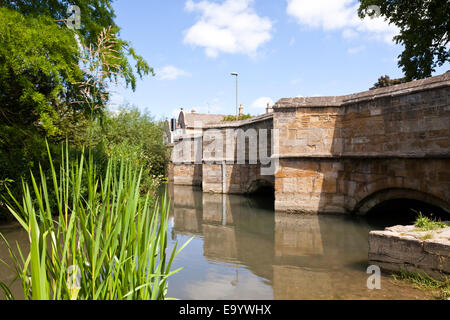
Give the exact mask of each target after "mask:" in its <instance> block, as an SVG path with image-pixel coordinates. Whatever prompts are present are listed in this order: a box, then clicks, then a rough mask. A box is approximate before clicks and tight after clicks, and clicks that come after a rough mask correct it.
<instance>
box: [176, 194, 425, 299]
mask: <svg viewBox="0 0 450 320" xmlns="http://www.w3.org/2000/svg"><path fill="white" fill-rule="evenodd" d="M170 188H171V195H172V198H173V201H174V204H173V209H172V212H171V215H172V217H173V227H172V231H171V232H172V239H173V240H175V239H178V238H179V239H180V240H182V241H184V240H185V239H187V237H190V236H195V237H196V241H197V244H194V245H193V246H194V247H196V249H195V248H194V249H192V248H191V249H188V250H187V251H186V252H184V253H183V255H182V257H180V258H178V259H177V261H178V263H179V265H180V266H184V267H185V269H184V270H183V271H182V273H180V274H179V275H177V276H176V277H175V278H174V279H172V282H171V287H169V293H170V294H172V296H175V297H177V298H182V299H241V298H242V299H414V298H424V297H425V296H424V294H423V293H422V292H420V291H417V290H415V289H412V288H406V287H398V286H395V285H394V284H393V283H392V281H391V280H390V279H389V278H387V277H384V278H383V280H384V281H383V286H382V290H376V291H371V290H368V289H367V287H366V281H367V278H368V276H369V275H367V274H366V268H367V267H368V265H367V252H368V243H367V237H368V233H369V231H370V229H371V228H370V226H369V225H368V224H367V222H366V221H365V220H363V219H359V220H355V219H353V218H351V217H343V216H312V215H311V216H302V215H290V214H281V213H274V211H273V208H272V207H271V205H270V204H269V203H271V202H269V201H265V200H266V199H254V198H247V197H243V196H234V195H218V194H207V193H202V192H201V191H200V190H199V189H196V188H192V187H185V186H170ZM180 237H181V238H180ZM200 246H201V247H202V252H199V251H200V249H199V248H198V247H200ZM171 289H172V290H171Z"/></svg>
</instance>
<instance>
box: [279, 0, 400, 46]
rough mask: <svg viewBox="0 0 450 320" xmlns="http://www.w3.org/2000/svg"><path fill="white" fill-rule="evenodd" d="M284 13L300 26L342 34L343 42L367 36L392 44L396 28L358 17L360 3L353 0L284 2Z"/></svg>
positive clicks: (374, 18)
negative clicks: (286, 5) (285, 5)
mask: <svg viewBox="0 0 450 320" xmlns="http://www.w3.org/2000/svg"><path fill="white" fill-rule="evenodd" d="M287 2H288V7H287V13H288V14H289V15H291V16H293V17H294V18H295V19H296V20H297V22H298V23H299V24H300V25H303V26H307V27H310V28H321V29H323V30H325V31H333V30H342V36H343V37H344V38H347V39H349V38H355V37H357V36H358V35H361V34H364V35H369V36H370V37H371V38H374V39H377V40H382V41H385V42H388V43H392V37H393V36H394V35H396V34H398V28H397V27H396V26H394V25H389V24H388V22H386V21H385V20H384V18H383V17H373V18H371V17H366V18H365V19H364V20H361V19H360V18H359V17H358V13H357V11H358V7H359V2H358V1H355V0H314V1H311V0H287Z"/></svg>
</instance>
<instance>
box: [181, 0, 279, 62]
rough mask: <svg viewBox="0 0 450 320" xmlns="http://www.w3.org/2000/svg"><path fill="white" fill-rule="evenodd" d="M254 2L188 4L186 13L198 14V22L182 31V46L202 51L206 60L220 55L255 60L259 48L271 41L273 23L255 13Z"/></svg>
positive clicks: (232, 1)
mask: <svg viewBox="0 0 450 320" xmlns="http://www.w3.org/2000/svg"><path fill="white" fill-rule="evenodd" d="M253 1H254V0H226V1H224V2H222V3H217V2H213V1H208V0H203V1H200V2H194V1H192V0H188V1H187V2H186V5H185V8H186V10H187V11H189V12H199V13H200V18H199V20H198V21H197V23H195V24H194V25H193V26H192V27H190V28H189V29H188V30H186V31H185V34H184V43H185V44H190V45H192V46H198V47H203V48H205V53H206V55H207V56H209V57H217V56H218V55H219V53H221V52H222V53H231V54H235V53H242V54H247V55H249V56H255V55H256V53H257V51H258V49H259V47H260V46H262V45H263V44H264V43H266V42H268V41H269V40H270V39H271V38H272V36H271V31H272V21H271V20H270V19H269V18H267V17H260V16H259V15H257V14H256V13H255V11H254V9H253V7H252V4H253Z"/></svg>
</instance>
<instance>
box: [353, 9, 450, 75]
mask: <svg viewBox="0 0 450 320" xmlns="http://www.w3.org/2000/svg"><path fill="white" fill-rule="evenodd" d="M360 2H361V4H360V7H359V9H358V14H359V16H360V17H361V18H364V17H366V16H373V15H374V14H375V12H373V10H370V6H372V5H376V6H379V7H380V11H381V15H382V16H384V17H385V18H386V19H387V21H388V22H389V23H393V24H394V25H396V26H397V27H398V28H399V29H400V34H399V35H397V36H395V37H394V40H395V42H396V43H397V44H402V45H404V47H405V48H404V51H403V52H402V53H401V54H400V55H399V61H398V65H399V67H401V68H402V70H403V72H404V74H405V77H406V80H407V81H410V80H414V79H423V78H426V77H430V76H431V74H432V73H433V72H434V71H435V68H436V66H442V65H443V64H444V63H446V62H448V61H449V58H450V47H449V45H448V44H449V38H448V37H449V35H448V32H449V30H450V3H449V1H448V0H360Z"/></svg>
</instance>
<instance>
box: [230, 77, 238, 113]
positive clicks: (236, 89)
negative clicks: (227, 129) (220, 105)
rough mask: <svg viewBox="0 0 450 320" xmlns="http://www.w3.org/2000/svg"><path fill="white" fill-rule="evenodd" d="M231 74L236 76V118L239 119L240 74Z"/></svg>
mask: <svg viewBox="0 0 450 320" xmlns="http://www.w3.org/2000/svg"><path fill="white" fill-rule="evenodd" d="M231 75H232V76H236V120H239V111H238V105H239V99H238V93H239V89H238V76H239V74H238V73H237V72H232V73H231Z"/></svg>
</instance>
